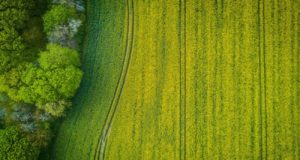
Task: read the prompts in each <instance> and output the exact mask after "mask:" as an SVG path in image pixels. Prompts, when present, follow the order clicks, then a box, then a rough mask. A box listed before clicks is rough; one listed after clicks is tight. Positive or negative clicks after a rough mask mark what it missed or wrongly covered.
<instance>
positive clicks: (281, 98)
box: [53, 0, 300, 160]
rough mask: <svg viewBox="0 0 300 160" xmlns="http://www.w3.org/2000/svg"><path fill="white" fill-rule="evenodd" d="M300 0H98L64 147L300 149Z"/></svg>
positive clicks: (92, 152) (206, 155)
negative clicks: (81, 77) (81, 78)
mask: <svg viewBox="0 0 300 160" xmlns="http://www.w3.org/2000/svg"><path fill="white" fill-rule="evenodd" d="M132 2H133V3H134V4H133V5H131V3H132ZM299 2H300V1H278V0H275V1H271V0H257V1H249V0H240V1H236V0H226V1H205V0H202V1H199V0H189V1H184V0H181V1H174V0H162V1H138V0H129V1H127V0H126V1H123V0H118V1H111V2H108V1H104V0H97V1H96V0H94V1H93V0H92V1H88V5H87V6H88V8H87V15H88V17H87V22H88V23H87V31H88V33H87V38H86V43H85V50H84V51H85V52H84V55H83V66H84V67H83V68H84V71H85V77H84V81H83V83H82V88H81V89H80V90H79V94H78V96H77V97H76V99H75V104H76V105H75V106H74V110H72V112H71V113H70V115H69V116H68V119H67V120H66V121H64V122H63V124H62V127H61V128H60V131H59V134H58V138H57V139H56V145H55V147H54V151H55V152H54V154H53V157H54V158H55V159H58V160H60V159H70V160H72V159H98V158H99V159H290V160H297V159H299V158H300V151H299V148H300V143H299V142H300V136H299V133H300V128H299V127H298V126H299V123H300V119H299V115H300V107H299V98H300V97H299V57H300V55H299V54H300V52H299V7H300V3H299ZM128 4H129V5H128ZM128 14H129V16H128ZM131 14H133V15H134V19H133V18H132V17H131V16H130V15H131ZM132 24H133V26H134V28H133V29H128V28H130V27H131V26H132ZM132 30H133V33H132ZM128 33H129V34H128ZM132 34H133V35H132ZM127 39H128V41H127ZM128 44H129V45H128ZM130 44H132V45H130ZM128 46H129V48H126V47H128ZM131 46H132V53H131V58H128V57H127V56H128V54H126V53H130V50H131V49H130V48H131ZM126 55H127V56H126ZM129 55H130V54H129ZM123 61H125V62H124V63H123ZM124 64H125V65H124ZM126 65H128V66H129V67H128V69H126V68H127V67H126ZM104 68H105V69H104ZM123 68H124V69H123ZM126 71H127V72H126ZM124 73H127V74H124ZM124 75H126V76H125V77H126V78H123V76H124ZM115 93H116V94H115ZM113 113H114V114H113ZM103 115H105V116H103ZM106 117H107V118H106ZM110 122H111V123H110ZM103 130H104V131H103Z"/></svg>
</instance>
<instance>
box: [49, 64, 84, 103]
mask: <svg viewBox="0 0 300 160" xmlns="http://www.w3.org/2000/svg"><path fill="white" fill-rule="evenodd" d="M46 76H47V79H48V81H49V84H50V85H51V86H53V87H54V88H55V89H56V91H57V92H58V93H59V95H61V96H62V97H66V98H67V97H72V96H73V95H74V94H75V91H76V89H77V88H78V86H79V84H80V80H81V77H82V72H81V70H80V69H79V68H76V67H74V66H67V67H66V68H57V69H54V70H49V71H47V72H46Z"/></svg>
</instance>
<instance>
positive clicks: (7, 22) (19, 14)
mask: <svg viewBox="0 0 300 160" xmlns="http://www.w3.org/2000/svg"><path fill="white" fill-rule="evenodd" d="M32 7H33V2H32V0H1V1H0V31H1V30H2V29H3V28H4V27H14V28H16V29H20V28H21V27H22V26H23V25H24V22H25V21H26V20H27V19H28V18H29V9H30V8H32Z"/></svg>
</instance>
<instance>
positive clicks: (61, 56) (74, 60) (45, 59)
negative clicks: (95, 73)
mask: <svg viewBox="0 0 300 160" xmlns="http://www.w3.org/2000/svg"><path fill="white" fill-rule="evenodd" d="M38 61H39V63H40V65H41V68H43V69H44V70H51V69H55V68H64V67H67V66H71V65H72V66H75V67H79V66H80V58H79V53H78V52H77V51H76V50H74V49H70V48H67V47H62V46H60V45H57V44H49V45H47V50H46V51H44V52H41V54H40V58H39V59H38Z"/></svg>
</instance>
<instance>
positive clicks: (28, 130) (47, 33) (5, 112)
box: [0, 0, 83, 160]
mask: <svg viewBox="0 0 300 160" xmlns="http://www.w3.org/2000/svg"><path fill="white" fill-rule="evenodd" d="M71 2H72V1H69V3H71ZM47 6H49V10H48V11H46V10H47V8H48V7H47ZM82 15H83V13H82V11H79V10H78V9H76V6H70V5H67V4H65V3H60V2H59V1H55V2H53V3H49V4H48V2H47V1H44V0H29V1H28V0H13V1H11V0H4V1H1V2H0V128H1V131H0V136H1V137H0V145H1V147H2V148H0V159H3V160H6V159H7V160H14V159H16V160H22V159H24V160H26V159H28V160H33V159H37V158H38V156H39V154H40V149H45V148H46V147H47V146H48V143H49V141H50V139H51V137H52V131H51V128H52V127H51V126H52V124H53V123H55V120H56V119H57V118H59V117H62V116H63V115H64V113H65V111H66V109H67V108H69V107H70V106H71V105H72V103H71V98H72V97H73V96H74V95H75V93H76V90H77V89H78V88H79V85H80V82H81V78H82V75H83V73H82V71H81V69H80V66H81V62H80V54H79V52H78V50H76V49H78V48H77V47H76V46H77V42H76V40H75V38H74V37H75V35H76V34H77V32H78V30H79V27H80V26H81V22H82V20H83V19H79V18H81V17H83V16H82ZM65 23H67V24H68V25H69V32H68V33H67V37H68V39H67V40H68V43H61V42H60V41H53V40H51V38H49V37H51V32H52V31H53V30H54V29H55V28H57V27H58V26H59V25H65ZM47 39H48V41H47ZM64 44H67V45H64ZM75 48H76V49H75Z"/></svg>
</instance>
